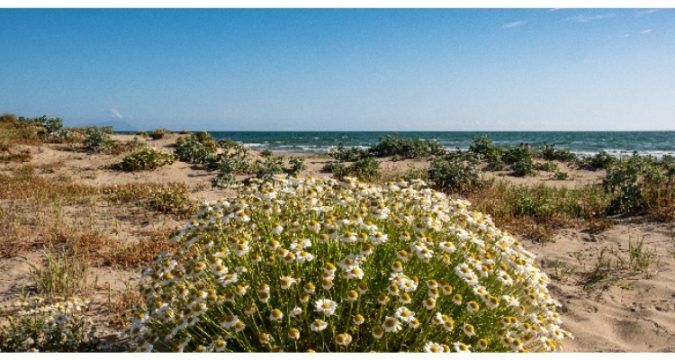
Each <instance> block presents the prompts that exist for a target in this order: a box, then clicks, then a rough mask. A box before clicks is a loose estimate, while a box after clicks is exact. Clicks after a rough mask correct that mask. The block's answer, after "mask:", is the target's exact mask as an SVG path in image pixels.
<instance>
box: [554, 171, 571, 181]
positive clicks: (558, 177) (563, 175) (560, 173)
mask: <svg viewBox="0 0 675 360" xmlns="http://www.w3.org/2000/svg"><path fill="white" fill-rule="evenodd" d="M568 177H569V175H568V174H567V173H566V172H564V171H560V170H558V171H556V172H555V174H554V175H553V178H554V179H556V180H567V178H568Z"/></svg>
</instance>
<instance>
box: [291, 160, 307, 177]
mask: <svg viewBox="0 0 675 360" xmlns="http://www.w3.org/2000/svg"><path fill="white" fill-rule="evenodd" d="M306 168H307V166H305V160H304V159H302V158H300V157H296V156H291V157H289V158H288V168H287V169H286V172H287V173H288V174H289V175H293V176H297V175H298V174H300V172H301V171H302V170H305V169H306Z"/></svg>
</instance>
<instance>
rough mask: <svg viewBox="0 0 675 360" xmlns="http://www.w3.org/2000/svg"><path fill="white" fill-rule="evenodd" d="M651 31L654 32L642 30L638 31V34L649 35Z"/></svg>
mask: <svg viewBox="0 0 675 360" xmlns="http://www.w3.org/2000/svg"><path fill="white" fill-rule="evenodd" d="M652 31H654V29H644V30H642V31H640V34H649V33H650V32H652Z"/></svg>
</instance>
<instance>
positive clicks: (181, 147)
mask: <svg viewBox="0 0 675 360" xmlns="http://www.w3.org/2000/svg"><path fill="white" fill-rule="evenodd" d="M210 145H213V149H211V147H210V146H207V145H204V144H203V143H202V142H201V141H199V139H198V138H197V136H195V135H191V136H189V137H180V138H178V140H177V141H176V146H175V148H174V155H175V156H176V159H178V160H180V161H184V162H186V163H190V164H206V163H209V162H211V161H213V157H214V156H215V151H216V148H215V143H213V144H210Z"/></svg>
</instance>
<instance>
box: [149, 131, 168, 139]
mask: <svg viewBox="0 0 675 360" xmlns="http://www.w3.org/2000/svg"><path fill="white" fill-rule="evenodd" d="M168 133H169V130H167V129H164V128H159V129H155V130H153V131H151V132H150V133H149V134H148V135H149V136H150V138H151V139H152V140H159V139H161V138H163V137H164V135H166V134H168Z"/></svg>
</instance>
